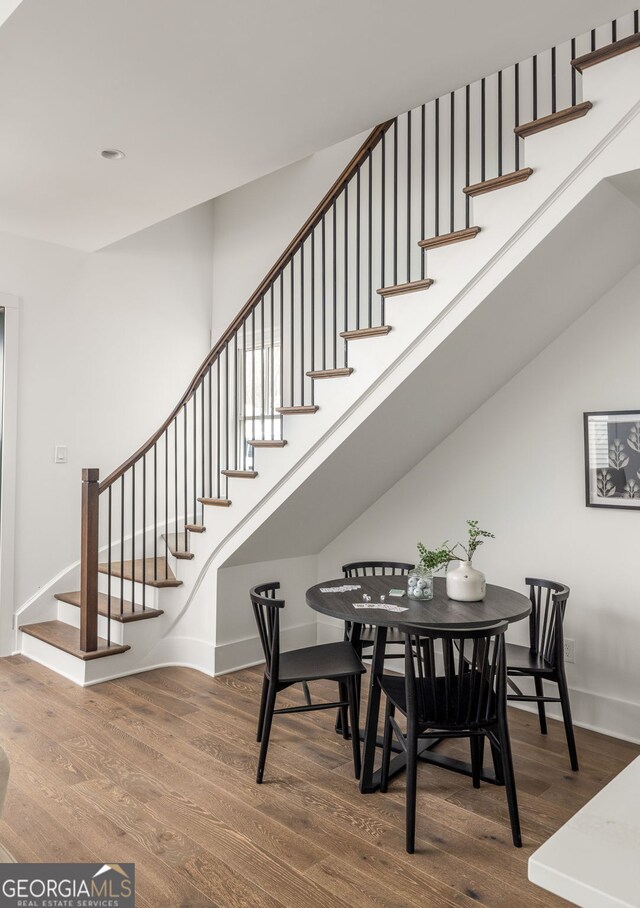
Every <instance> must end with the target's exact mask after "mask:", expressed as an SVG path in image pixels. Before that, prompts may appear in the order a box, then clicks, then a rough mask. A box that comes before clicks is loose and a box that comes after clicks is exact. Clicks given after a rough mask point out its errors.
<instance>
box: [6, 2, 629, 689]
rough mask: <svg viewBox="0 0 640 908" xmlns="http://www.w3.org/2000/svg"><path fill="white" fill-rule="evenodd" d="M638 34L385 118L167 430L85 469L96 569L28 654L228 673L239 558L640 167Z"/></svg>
mask: <svg viewBox="0 0 640 908" xmlns="http://www.w3.org/2000/svg"><path fill="white" fill-rule="evenodd" d="M638 47H640V28H639V23H638V13H637V11H636V12H635V13H632V14H630V15H629V16H626V17H623V18H621V19H619V20H617V21H615V22H614V23H612V24H610V25H609V26H607V27H606V28H605V27H602V28H598V29H594V30H593V31H592V32H591V33H589V34H588V35H584V36H581V37H578V38H574V39H572V40H571V41H570V42H567V44H566V45H563V46H562V47H558V48H552V49H551V50H549V51H547V52H545V53H543V54H539V55H537V56H535V57H533V58H532V59H530V60H527V61H525V62H522V63H517V64H515V65H514V66H513V67H510V68H509V69H506V70H504V71H501V72H499V73H496V74H493V75H492V76H488V77H486V78H484V79H482V80H480V81H479V82H477V83H474V84H473V85H467V86H465V87H463V88H461V89H457V90H455V91H453V92H451V93H450V94H449V95H447V96H446V97H443V98H438V99H435V100H434V101H431V102H429V103H427V104H424V105H422V106H421V107H420V108H417V109H415V110H411V111H408V112H407V113H405V114H403V115H401V116H398V117H397V118H395V119H394V120H390V121H388V122H386V123H383V124H381V125H379V126H377V127H376V128H375V129H374V130H373V131H372V132H371V134H370V135H369V136H368V137H367V139H366V141H365V142H364V143H363V145H362V147H361V148H360V149H359V151H358V152H357V154H356V155H355V157H354V158H353V160H352V161H351V162H350V163H349V165H348V166H347V167H346V169H345V170H344V172H343V173H342V174H341V175H340V176H339V177H338V179H337V180H336V182H335V183H334V185H333V186H332V187H331V189H330V190H329V192H328V193H327V194H326V196H325V197H324V199H323V200H322V201H321V202H320V204H319V205H318V206H317V208H316V209H315V211H314V212H313V213H312V214H311V215H310V217H309V218H308V219H307V221H306V222H305V224H304V225H303V226H302V228H301V229H300V231H299V232H298V233H297V235H296V236H295V237H294V239H293V240H292V241H291V243H290V244H289V246H288V247H287V248H286V249H285V251H284V252H283V253H282V255H281V256H280V258H279V259H278V261H277V262H276V263H275V265H274V266H273V268H272V269H271V270H270V271H269V273H268V274H267V275H266V277H265V279H264V280H263V281H262V283H261V284H260V286H259V287H258V288H257V290H256V291H255V293H254V294H253V295H252V296H251V298H250V299H249V300H248V301H247V303H246V304H245V305H244V307H243V308H242V310H241V311H240V312H239V314H238V316H237V317H236V318H235V319H234V321H233V322H232V324H231V325H230V326H229V328H228V329H227V331H226V332H225V333H224V335H223V336H222V337H221V339H220V340H219V342H218V343H217V344H216V345H215V347H214V348H213V350H212V351H211V352H210V354H209V355H208V356H207V358H206V359H205V361H204V362H203V363H202V365H201V366H200V368H199V369H198V371H197V372H196V374H195V376H194V378H193V381H192V382H191V384H190V385H189V387H188V388H187V390H186V391H185V393H184V394H183V396H182V398H181V399H180V401H179V403H178V404H177V405H176V407H175V408H174V410H173V412H172V413H171V414H170V415H169V417H168V418H167V419H166V420H165V422H164V423H163V424H162V426H160V428H159V429H158V430H157V432H155V433H154V434H153V435H152V437H151V438H150V439H149V440H148V441H147V442H146V443H145V444H144V445H142V447H141V448H139V449H138V451H136V452H135V454H133V455H132V456H131V457H130V458H129V459H128V460H127V461H125V463H124V464H122V465H121V466H120V467H118V468H117V469H116V470H114V471H113V472H112V473H111V474H110V475H109V476H107V477H106V478H105V479H103V480H100V479H99V476H98V471H97V470H95V469H87V470H84V471H83V478H82V540H81V559H80V563H79V564H78V565H76V566H73V567H72V568H70V569H69V570H67V571H66V572H63V574H62V575H61V576H60V577H59V578H57V579H56V580H55V581H54V582H52V584H51V585H50V586H49V587H48V588H47V589H46V590H44V591H42V592H41V593H40V594H39V595H38V596H37V597H35V599H34V600H33V601H31V602H30V603H28V604H27V606H26V607H24V608H23V609H21V611H20V614H19V616H18V621H19V624H18V628H19V638H18V639H19V648H20V649H21V651H22V652H23V653H25V654H26V655H28V656H30V657H31V658H34V659H36V660H38V661H40V662H43V663H44V664H46V665H48V666H50V667H51V668H53V669H55V670H56V671H59V672H61V673H62V674H64V675H66V676H67V677H69V678H72V679H73V680H75V681H76V682H77V683H80V684H88V683H95V682H97V681H100V680H104V679H106V678H108V677H113V676H116V675H120V674H127V673H131V672H135V671H142V670H147V669H148V668H150V667H154V666H158V665H163V664H183V665H191V666H193V667H196V668H199V669H201V670H203V671H208V672H210V673H213V672H214V671H215V670H216V667H215V664H214V658H213V641H214V639H215V610H216V584H215V575H216V571H217V568H218V567H219V566H220V565H221V564H223V563H224V560H225V559H226V558H228V557H229V553H230V552H232V551H233V550H234V548H237V547H238V546H239V545H241V544H242V543H243V542H244V541H245V540H246V539H247V538H249V536H250V535H251V534H252V533H255V532H256V529H257V528H258V527H260V525H261V524H263V523H264V521H265V520H266V519H267V518H268V517H269V516H270V515H272V514H274V513H275V512H276V511H277V509H278V508H279V507H281V506H282V504H283V502H285V501H286V500H287V498H288V497H290V496H291V495H292V494H293V493H294V491H295V490H296V489H299V488H301V487H302V486H303V485H304V483H305V482H306V481H308V480H309V478H310V477H312V476H313V475H314V473H315V472H317V471H318V470H319V469H320V466H321V464H322V463H323V462H325V461H327V459H328V458H330V457H331V456H332V455H333V454H334V453H335V452H336V451H338V450H339V448H340V446H341V445H342V444H344V442H345V440H346V439H347V438H349V436H350V434H352V433H353V432H355V431H356V430H357V428H358V427H359V426H361V425H362V424H363V423H364V421H365V420H366V419H367V417H368V416H370V415H371V413H373V412H374V411H375V410H376V408H380V406H381V404H382V402H383V401H384V400H385V399H388V398H390V396H391V395H393V394H394V393H395V392H396V391H397V389H398V388H400V387H401V386H402V385H403V383H404V382H407V381H408V380H409V378H410V376H411V375H412V374H414V373H415V372H416V370H417V368H418V367H419V366H420V365H421V364H424V363H426V362H428V361H429V358H430V357H433V356H434V353H435V351H437V350H438V348H439V347H441V345H442V344H443V342H444V340H445V339H446V338H447V337H450V336H452V335H453V333H454V332H455V331H456V330H458V329H459V327H460V326H461V325H462V324H463V323H464V322H465V320H466V319H468V318H469V317H470V316H471V315H472V314H473V313H475V312H476V311H478V312H480V311H481V307H482V304H483V301H485V300H486V299H487V298H488V297H489V295H490V293H491V292H492V290H493V289H494V288H495V287H496V286H498V285H499V284H500V282H501V281H503V280H504V279H505V277H506V275H508V274H509V273H510V272H511V271H512V270H513V269H514V268H515V267H517V265H518V263H519V262H521V261H523V260H524V258H526V256H527V255H529V254H530V253H531V250H532V249H534V248H535V247H536V245H537V244H538V243H540V242H541V240H542V239H543V238H544V237H545V236H548V235H549V234H550V232H551V231H552V230H553V229H554V228H555V227H556V226H557V225H558V224H559V223H561V222H562V220H563V218H565V217H566V216H567V214H568V213H569V212H571V211H572V210H573V209H574V208H575V206H576V205H578V204H579V203H580V202H581V200H583V199H585V198H586V197H587V196H588V194H589V193H590V192H592V191H593V189H594V187H595V186H597V185H598V183H599V182H600V181H601V180H602V179H604V178H606V177H607V176H609V175H612V174H614V173H618V172H622V171H624V170H631V169H635V168H638V167H640V143H639V141H638V140H639V139H640V124H639V123H638V120H640V118H638V116H637V115H638V113H639V112H640V78H639V76H640V54H633V53H630V51H633V50H635V49H637V48H638ZM598 64H602V65H598ZM525 155H526V163H525ZM471 241H473V242H471ZM355 341H358V342H359V343H354V342H355ZM464 366H465V363H461V367H462V368H464ZM434 393H437V391H436V392H434ZM301 417H305V418H304V419H303V418H301ZM307 417H308V418H307ZM67 584H68V586H67ZM74 585H75V586H76V587H79V588H76V589H74ZM69 589H70V590H71V591H68V590H69Z"/></svg>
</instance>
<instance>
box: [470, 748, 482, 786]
mask: <svg viewBox="0 0 640 908" xmlns="http://www.w3.org/2000/svg"><path fill="white" fill-rule="evenodd" d="M469 741H470V744H471V774H472V778H473V787H474V788H480V775H481V773H482V767H483V764H484V735H471V737H470V739H469Z"/></svg>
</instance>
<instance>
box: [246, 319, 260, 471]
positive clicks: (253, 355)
mask: <svg viewBox="0 0 640 908" xmlns="http://www.w3.org/2000/svg"><path fill="white" fill-rule="evenodd" d="M256 353H257V344H256V307H255V306H254V307H253V309H252V310H251V356H250V357H249V359H250V361H251V433H250V434H251V438H252V439H253V440H255V439H256V438H257V437H258V436H257V435H256V423H257V420H256V409H257V408H256ZM243 374H244V376H245V382H246V375H247V348H246V347H245V349H244V359H243ZM246 396H247V395H246V394H245V399H246ZM244 416H245V419H244V427H245V428H244V439H243V442H244V447H245V449H246V446H247V414H246V412H245V414H244ZM253 460H254V456H253V448H252V449H251V461H252V463H251V469H253Z"/></svg>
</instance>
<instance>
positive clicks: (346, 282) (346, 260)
mask: <svg viewBox="0 0 640 908" xmlns="http://www.w3.org/2000/svg"><path fill="white" fill-rule="evenodd" d="M343 198H344V223H343V232H344V236H343V244H344V248H343V254H344V274H343V275H342V280H343V286H344V291H343V292H344V299H343V301H342V310H343V311H342V321H343V323H344V328H343V331H348V330H349V265H348V263H349V184H348V183H345V184H344V192H343ZM343 346H344V350H343V356H344V364H345V366H346V365H347V363H348V358H349V353H348V350H347V341H346V340H345V341H344V344H343Z"/></svg>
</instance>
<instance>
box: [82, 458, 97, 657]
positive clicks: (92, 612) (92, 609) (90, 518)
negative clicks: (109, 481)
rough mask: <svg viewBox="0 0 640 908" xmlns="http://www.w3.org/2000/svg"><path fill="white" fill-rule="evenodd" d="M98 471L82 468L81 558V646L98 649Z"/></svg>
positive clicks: (89, 650) (86, 649)
mask: <svg viewBox="0 0 640 908" xmlns="http://www.w3.org/2000/svg"><path fill="white" fill-rule="evenodd" d="M99 475H100V473H99V470H83V471H82V547H81V561H80V591H81V592H80V649H81V650H83V652H85V653H91V652H94V651H95V650H97V649H98V513H99V507H100V505H99V501H98V495H99V491H100V486H99V483H98V479H99Z"/></svg>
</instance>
